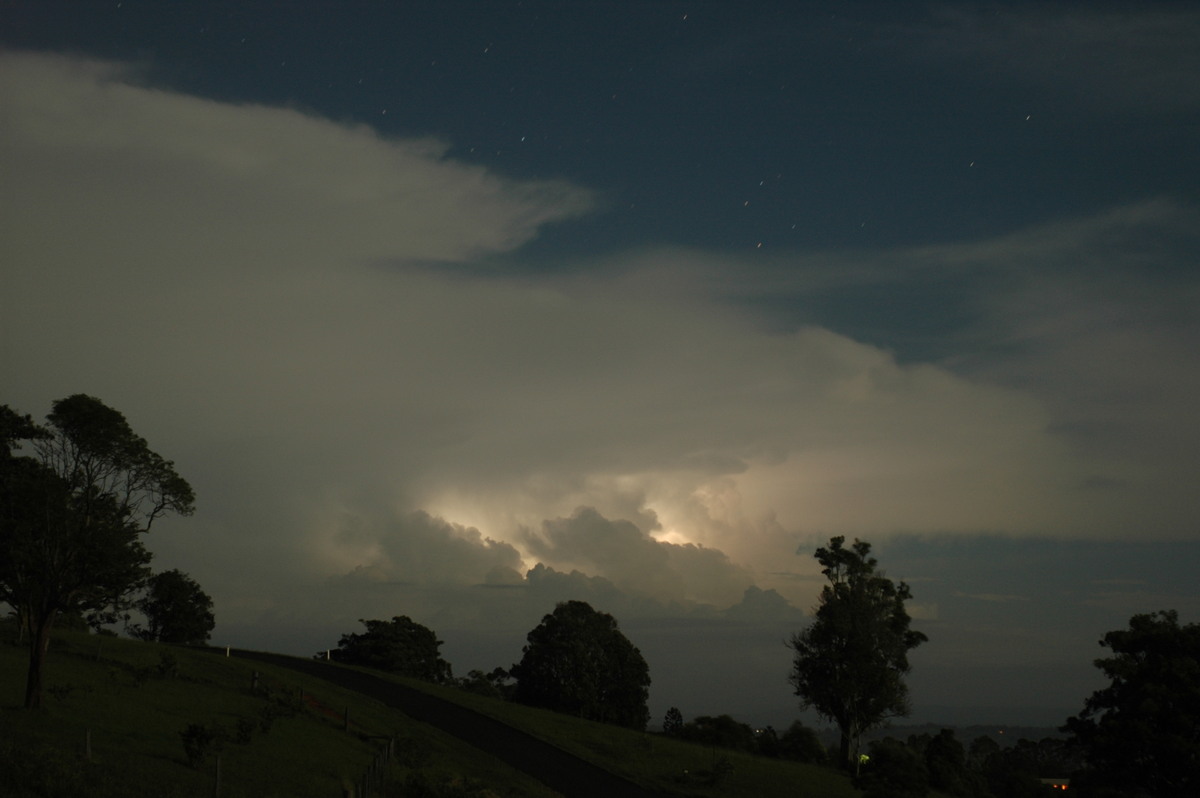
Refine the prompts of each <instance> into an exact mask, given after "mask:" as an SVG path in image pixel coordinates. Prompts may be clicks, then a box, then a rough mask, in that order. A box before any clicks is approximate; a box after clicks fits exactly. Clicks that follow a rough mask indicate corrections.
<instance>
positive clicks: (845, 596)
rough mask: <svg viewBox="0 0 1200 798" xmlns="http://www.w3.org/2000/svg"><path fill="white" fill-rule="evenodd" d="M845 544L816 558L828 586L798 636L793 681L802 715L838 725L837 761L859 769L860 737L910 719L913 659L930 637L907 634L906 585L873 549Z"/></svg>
mask: <svg viewBox="0 0 1200 798" xmlns="http://www.w3.org/2000/svg"><path fill="white" fill-rule="evenodd" d="M844 542H845V538H844V537H840V536H839V537H834V538H831V539H830V541H829V547H828V548H819V549H817V551H816V554H815V555H814V556H815V557H816V559H817V561H818V562H820V563H821V565H822V566H823V568H822V571H821V573H823V574H825V577H826V578H827V579H828V580H829V584H827V585H825V587H824V588H822V590H821V596H820V600H819V604H818V606H817V609H816V619H815V621H814V622H813V623H812V625H811V626H809V627H808V628H807V629H805V630H804V631H803V632H800V633H799V634H796V635H794V636H793V637H792V641H791V645H792V648H793V649H794V650H795V659H794V660H793V663H792V673H791V677H790V681H791V683H792V685H793V686H794V687H795V690H796V695H798V696H800V698H801V706H802V707H803V708H805V709H807V708H809V707H812V708H814V709H816V710H817V712H818V713H819V714H820V715H821V716H822V717H825V718H828V719H830V720H832V721H833V722H834V723H836V724H837V726H838V730H839V732H840V745H839V760H840V762H841V763H842V766H843V767H849V768H852V769H857V767H858V753H859V741H860V739H861V737H862V734H863V733H864V732H866V731H869V730H870V729H873V728H875V727H877V726H879V725H880V724H882V723H883V722H884V721H885V720H887V719H888V718H892V717H897V716H904V715H907V714H908V711H909V709H908V686H907V685H906V684H905V682H904V676H905V674H907V673H908V672H909V670H910V668H909V664H908V652H909V650H910V649H912V648H914V647H916V646H918V645H920V644H921V643H923V642H925V641H926V640H927V639H928V638H927V637H926V636H925V635H924V634H922V633H921V632H915V631H912V630H911V629H909V623H910V618H909V616H908V611H907V610H906V609H905V607H904V602H905V601H906V600H907V599H909V598H911V597H912V594H911V593H910V592H909V589H908V585H906V584H905V583H904V582H900V583H899V585H897V584H895V583H893V582H892V580H890V579H888V578H886V577H885V576H884V575H883V573H882V572H881V571H878V570H877V569H876V566H877V564H878V563H877V561H876V560H875V558H874V557H870V556H869V554H870V551H871V544H870V543H867V542H865V541H860V540H856V541H854V545H853V546H852V547H851V548H849V549H847V548H844V547H843V543H844Z"/></svg>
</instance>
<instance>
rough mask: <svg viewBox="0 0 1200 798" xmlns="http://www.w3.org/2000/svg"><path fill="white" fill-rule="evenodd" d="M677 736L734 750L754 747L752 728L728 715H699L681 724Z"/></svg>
mask: <svg viewBox="0 0 1200 798" xmlns="http://www.w3.org/2000/svg"><path fill="white" fill-rule="evenodd" d="M679 736H680V737H681V738H682V739H684V740H690V741H692V742H696V743H702V744H704V745H713V746H716V747H718V748H729V749H732V750H734V751H753V750H754V749H755V747H756V744H755V739H754V729H752V728H750V727H749V726H748V725H746V724H745V723H739V722H738V721H736V720H734V719H733V718H731V717H730V716H729V715H717V716H716V717H712V716H710V715H701V716H700V717H698V718H696V719H695V720H692V721H689V722H688V723H685V724H683V728H682V729H680V730H679Z"/></svg>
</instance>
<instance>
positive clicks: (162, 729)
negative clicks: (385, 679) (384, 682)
mask: <svg viewBox="0 0 1200 798" xmlns="http://www.w3.org/2000/svg"><path fill="white" fill-rule="evenodd" d="M5 632H8V634H7V635H6V634H4V633H5ZM27 656H28V652H27V650H26V649H25V648H24V647H23V646H17V645H15V644H14V642H13V641H12V640H11V627H10V628H8V629H0V795H3V796H6V798H24V796H47V797H48V798H58V796H63V798H67V797H68V796H69V797H70V798H78V796H85V795H86V796H92V797H93V798H109V796H113V797H116V796H163V797H164V798H172V797H174V796H178V797H179V798H192V797H193V796H206V797H207V796H212V795H214V794H218V793H216V792H215V790H216V787H217V784H216V779H217V772H216V765H217V756H218V755H219V756H220V790H219V795H220V796H223V797H224V798H240V797H241V796H247V797H249V796H255V798H260V797H264V796H280V797H281V798H283V797H284V796H287V797H288V798H291V796H296V798H306V797H307V796H312V797H313V798H338V797H340V796H342V795H343V794H344V791H345V790H346V789H348V788H352V787H354V786H355V785H356V784H357V783H358V782H359V781H360V779H361V777H362V775H363V773H364V771H365V770H366V769H367V767H368V766H369V765H370V764H371V762H372V761H373V760H374V759H375V758H376V757H377V756H378V755H379V753H380V751H381V750H382V749H383V748H384V747H385V746H386V744H387V741H388V740H389V739H390V740H394V745H393V750H394V752H395V755H394V756H393V757H392V758H391V760H390V762H389V763H388V765H387V766H386V769H385V775H386V778H387V780H388V781H389V782H390V785H391V786H390V789H388V790H387V794H392V795H398V794H405V795H446V796H466V795H501V796H530V797H531V798H539V797H544V796H550V795H552V794H553V793H551V792H550V791H549V790H547V789H546V788H545V787H544V786H542V785H541V784H540V783H538V782H536V781H534V780H533V779H531V778H529V777H527V776H525V775H524V774H522V773H519V772H517V771H515V770H513V769H512V768H509V767H508V766H507V765H505V764H504V763H502V762H500V761H498V760H496V759H494V758H493V757H489V756H487V755H485V754H482V753H481V752H479V751H478V750H476V749H474V748H471V747H470V746H467V745H465V744H464V743H461V742H460V741H458V740H457V739H456V738H453V737H449V736H447V735H444V734H441V733H439V732H437V731H436V730H434V729H431V728H429V727H428V726H425V725H424V724H418V723H415V722H414V721H411V720H410V719H408V718H407V717H405V716H404V715H403V714H402V713H400V712H398V711H396V710H393V709H390V708H388V707H385V706H383V705H382V704H379V703H378V702H375V701H372V700H370V699H367V698H365V697H363V696H361V695H359V694H357V693H354V692H351V691H347V690H343V689H341V688H339V687H336V686H334V685H331V684H328V683H326V682H322V681H320V680H316V679H308V678H305V677H301V676H299V675H297V674H295V673H294V672H291V671H287V670H284V669H277V668H273V667H271V666H268V665H264V664H261V663H250V662H246V661H241V660H237V659H227V658H225V657H223V656H220V655H219V654H214V653H211V652H207V651H203V650H196V649H185V648H178V647H173V646H164V645H160V644H153V643H143V642H138V641H132V640H123V639H118V638H112V637H100V636H94V635H88V634H86V633H82V632H64V633H61V634H58V635H56V636H55V638H54V640H53V641H52V643H51V652H50V657H49V659H48V661H47V665H46V669H47V670H46V674H45V679H44V683H45V685H46V689H45V693H44V698H43V704H44V706H43V709H41V710H38V711H32V712H31V711H27V710H24V709H22V708H21V703H22V700H23V697H24V686H25V674H26V665H27ZM255 672H257V673H258V674H259V675H258V677H257V679H255V677H254V675H253V674H254V673H255ZM347 712H348V713H349V724H347ZM347 726H348V728H347ZM189 727H190V728H191V730H192V734H191V735H190V737H191V739H192V742H193V745H192V750H191V751H190V752H189V751H188V750H187V749H186V748H185V745H184V739H183V737H182V735H181V733H182V732H185V730H187V729H189ZM206 740H207V743H206V742H205V741H206ZM89 746H90V757H89V756H88V753H89ZM405 784H407V788H406V789H404V790H403V792H401V786H402V785H405ZM485 788H486V789H485ZM487 790H490V792H489V791H487Z"/></svg>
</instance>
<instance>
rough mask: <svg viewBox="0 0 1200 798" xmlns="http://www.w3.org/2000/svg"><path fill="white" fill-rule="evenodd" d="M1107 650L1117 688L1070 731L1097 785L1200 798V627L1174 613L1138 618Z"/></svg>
mask: <svg viewBox="0 0 1200 798" xmlns="http://www.w3.org/2000/svg"><path fill="white" fill-rule="evenodd" d="M1100 645H1101V646H1103V647H1105V648H1107V649H1110V650H1111V651H1112V653H1113V656H1111V657H1105V658H1101V659H1097V660H1096V667H1097V668H1099V669H1100V670H1102V671H1103V672H1104V675H1105V676H1106V677H1108V678H1109V679H1111V681H1112V683H1111V684H1110V685H1109V686H1108V687H1105V688H1103V689H1102V690H1097V691H1096V692H1094V693H1092V696H1091V697H1090V698H1089V699H1087V701H1086V702H1085V703H1084V708H1083V711H1082V712H1080V713H1079V715H1077V716H1075V717H1073V718H1070V719H1068V720H1067V723H1066V725H1065V726H1063V731H1066V732H1070V733H1071V734H1073V735H1074V736H1075V738H1076V740H1078V742H1079V743H1080V745H1081V746H1082V747H1083V750H1084V754H1085V756H1086V758H1087V763H1088V765H1089V767H1090V770H1091V773H1092V775H1093V778H1092V779H1090V780H1091V781H1093V782H1096V783H1100V784H1103V785H1104V786H1105V787H1106V788H1107V789H1109V790H1113V791H1115V793H1116V794H1120V795H1124V796H1130V797H1131V798H1138V797H1139V796H1155V798H1183V796H1194V795H1200V624H1195V623H1189V624H1186V625H1183V626H1180V625H1179V615H1178V613H1176V612H1175V611H1174V610H1166V611H1160V612H1155V613H1150V614H1148V615H1134V616H1133V617H1132V618H1131V619H1130V621H1129V628H1128V629H1118V630H1116V631H1112V632H1108V633H1107V634H1105V635H1104V639H1102V640H1101V641H1100Z"/></svg>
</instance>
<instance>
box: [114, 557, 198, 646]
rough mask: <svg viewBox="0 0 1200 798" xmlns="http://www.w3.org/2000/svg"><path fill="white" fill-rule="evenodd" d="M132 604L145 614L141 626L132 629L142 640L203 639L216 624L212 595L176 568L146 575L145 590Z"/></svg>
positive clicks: (178, 641) (169, 641) (186, 641)
mask: <svg viewBox="0 0 1200 798" xmlns="http://www.w3.org/2000/svg"><path fill="white" fill-rule="evenodd" d="M134 606H135V607H136V608H137V609H139V610H141V612H142V614H143V615H145V616H146V626H145V628H140V627H138V628H135V629H134V630H133V635H134V637H139V638H141V639H143V640H156V641H158V642H160V643H203V642H205V641H206V640H208V638H209V635H210V634H211V633H212V630H213V627H214V626H216V617H215V616H214V615H213V602H212V598H210V597H209V595H208V594H207V593H205V592H204V591H203V590H201V589H200V585H199V584H197V583H196V581H195V580H193V579H192V578H191V577H189V576H188V575H187V574H185V573H183V572H182V571H180V570H178V569H172V570H170V571H163V572H162V573H159V574H155V575H154V576H152V577H150V578H149V579H148V580H147V581H146V594H145V595H144V596H142V598H140V599H138V600H137V601H136V602H134Z"/></svg>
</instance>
